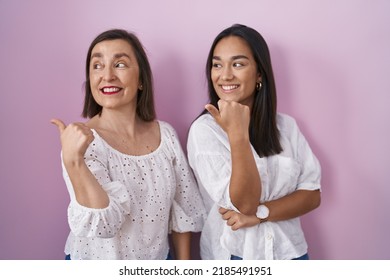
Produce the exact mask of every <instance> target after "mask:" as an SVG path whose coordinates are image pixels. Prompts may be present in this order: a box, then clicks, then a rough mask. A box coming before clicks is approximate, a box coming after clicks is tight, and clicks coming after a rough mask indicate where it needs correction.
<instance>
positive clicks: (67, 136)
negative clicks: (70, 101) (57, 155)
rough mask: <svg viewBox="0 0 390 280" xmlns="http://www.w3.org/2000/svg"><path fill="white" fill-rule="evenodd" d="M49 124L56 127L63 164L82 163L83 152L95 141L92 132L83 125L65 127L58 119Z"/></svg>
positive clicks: (75, 124) (72, 124) (76, 124)
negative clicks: (58, 133)
mask: <svg viewBox="0 0 390 280" xmlns="http://www.w3.org/2000/svg"><path fill="white" fill-rule="evenodd" d="M50 122H51V123H52V124H54V125H55V126H57V128H58V130H59V132H60V138H61V145H62V156H63V160H64V163H65V164H66V163H76V162H78V161H81V160H82V161H84V154H85V151H86V150H87V148H88V146H89V144H91V143H92V141H93V140H94V139H95V137H94V136H93V133H92V130H91V129H90V128H89V127H88V126H86V125H85V124H83V123H71V124H69V125H65V124H64V122H63V121H62V120H59V119H52V120H51V121H50Z"/></svg>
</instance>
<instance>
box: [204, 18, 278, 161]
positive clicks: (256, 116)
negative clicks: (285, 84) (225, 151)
mask: <svg viewBox="0 0 390 280" xmlns="http://www.w3.org/2000/svg"><path fill="white" fill-rule="evenodd" d="M229 36H237V37H240V38H241V39H243V40H245V41H246V42H247V44H248V45H249V47H250V49H251V51H252V54H253V57H254V59H255V61H256V64H257V70H258V73H260V75H261V77H262V87H261V88H260V90H258V91H257V89H255V92H254V101H253V107H252V111H251V120H250V124H249V136H250V142H251V144H252V146H253V147H254V149H255V150H256V152H257V154H258V155H259V156H260V157H267V156H271V155H275V154H279V153H280V152H281V151H282V150H283V149H282V146H281V145H280V142H279V130H278V128H277V125H276V105H277V104H276V103H277V100H276V86H275V79H274V74H273V71H272V65H271V57H270V53H269V50H268V46H267V43H266V42H265V40H264V38H263V37H262V36H261V35H260V34H259V32H257V31H256V30H254V29H252V28H250V27H247V26H245V25H241V24H235V25H233V26H231V27H229V28H226V29H225V30H223V31H222V32H221V33H219V34H218V36H217V37H216V38H215V39H214V42H213V44H212V46H211V49H210V52H209V55H208V58H207V63H206V77H207V84H208V92H209V99H210V103H211V104H213V105H214V106H215V107H217V108H218V100H219V97H218V95H217V93H216V91H215V88H214V86H213V82H212V80H211V69H212V64H213V56H214V49H215V47H216V45H217V44H218V42H219V41H220V40H221V39H223V38H225V37H229ZM206 113H207V110H204V111H203V112H202V114H206Z"/></svg>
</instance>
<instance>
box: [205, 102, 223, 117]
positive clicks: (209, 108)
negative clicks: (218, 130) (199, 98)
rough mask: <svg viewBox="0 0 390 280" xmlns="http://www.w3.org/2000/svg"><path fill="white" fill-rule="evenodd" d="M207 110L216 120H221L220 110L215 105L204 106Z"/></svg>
mask: <svg viewBox="0 0 390 280" xmlns="http://www.w3.org/2000/svg"><path fill="white" fill-rule="evenodd" d="M204 107H205V109H206V110H207V111H208V112H209V113H210V115H212V116H213V118H214V119H216V120H217V119H219V118H220V117H221V115H220V114H219V110H218V109H217V108H216V107H215V106H214V105H213V104H207V105H206V106H204Z"/></svg>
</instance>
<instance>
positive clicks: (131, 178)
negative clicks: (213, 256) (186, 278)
mask: <svg viewBox="0 0 390 280" xmlns="http://www.w3.org/2000/svg"><path fill="white" fill-rule="evenodd" d="M159 125H160V131H161V143H160V145H159V147H158V148H157V149H156V150H155V151H154V152H152V153H150V154H147V155H142V156H131V155H127V154H123V153H121V152H119V151H117V150H115V149H113V148H112V147H111V146H109V145H108V144H107V142H105V141H104V140H103V139H102V138H101V137H100V136H99V134H98V133H96V131H95V130H92V131H93V134H94V136H95V139H94V141H93V142H92V143H91V144H90V145H89V147H88V149H87V151H86V153H85V162H86V164H87V166H88V167H89V169H90V170H91V172H92V173H93V174H94V175H95V177H96V178H97V180H98V182H99V183H100V184H101V185H102V187H103V188H104V189H105V191H106V192H107V194H108V196H109V199H110V203H109V206H108V207H106V208H104V209H92V208H87V207H84V206H82V205H80V204H79V203H78V202H77V201H76V199H75V194H74V190H73V186H72V184H71V182H70V179H69V176H68V174H67V172H66V169H65V168H64V166H63V176H64V179H65V182H66V185H67V188H68V191H69V194H70V199H71V201H70V204H69V207H68V222H69V226H70V229H71V232H70V234H69V236H68V239H67V242H66V245H65V254H69V255H70V257H71V258H72V259H138V260H144V259H150V260H157V259H166V257H167V255H168V251H169V243H168V234H169V233H170V231H171V230H173V231H175V232H190V231H192V232H198V231H201V229H202V226H203V220H204V216H205V210H204V206H203V202H202V200H201V197H200V194H199V190H198V187H197V185H196V181H195V179H194V176H193V174H192V171H191V169H190V168H189V166H188V163H187V159H186V157H185V154H184V153H183V150H182V148H181V146H180V143H179V140H178V137H177V135H176V132H175V130H174V129H173V128H172V127H171V126H170V125H169V124H168V123H165V122H162V121H159Z"/></svg>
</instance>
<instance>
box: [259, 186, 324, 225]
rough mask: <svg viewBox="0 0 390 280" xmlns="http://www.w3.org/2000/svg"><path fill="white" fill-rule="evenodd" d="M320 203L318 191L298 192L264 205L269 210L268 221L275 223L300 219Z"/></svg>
mask: <svg viewBox="0 0 390 280" xmlns="http://www.w3.org/2000/svg"><path fill="white" fill-rule="evenodd" d="M320 203H321V193H320V191H318V190H317V191H307V190H299V191H296V192H293V193H292V194H289V195H287V196H284V197H282V198H279V199H276V200H272V201H268V202H265V203H264V204H265V205H266V206H267V207H268V208H269V210H270V214H269V217H268V221H272V222H276V221H283V220H288V219H292V218H296V217H300V216H302V215H304V214H306V213H308V212H310V211H312V210H314V209H316V208H317V207H318V206H319V205H320Z"/></svg>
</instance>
